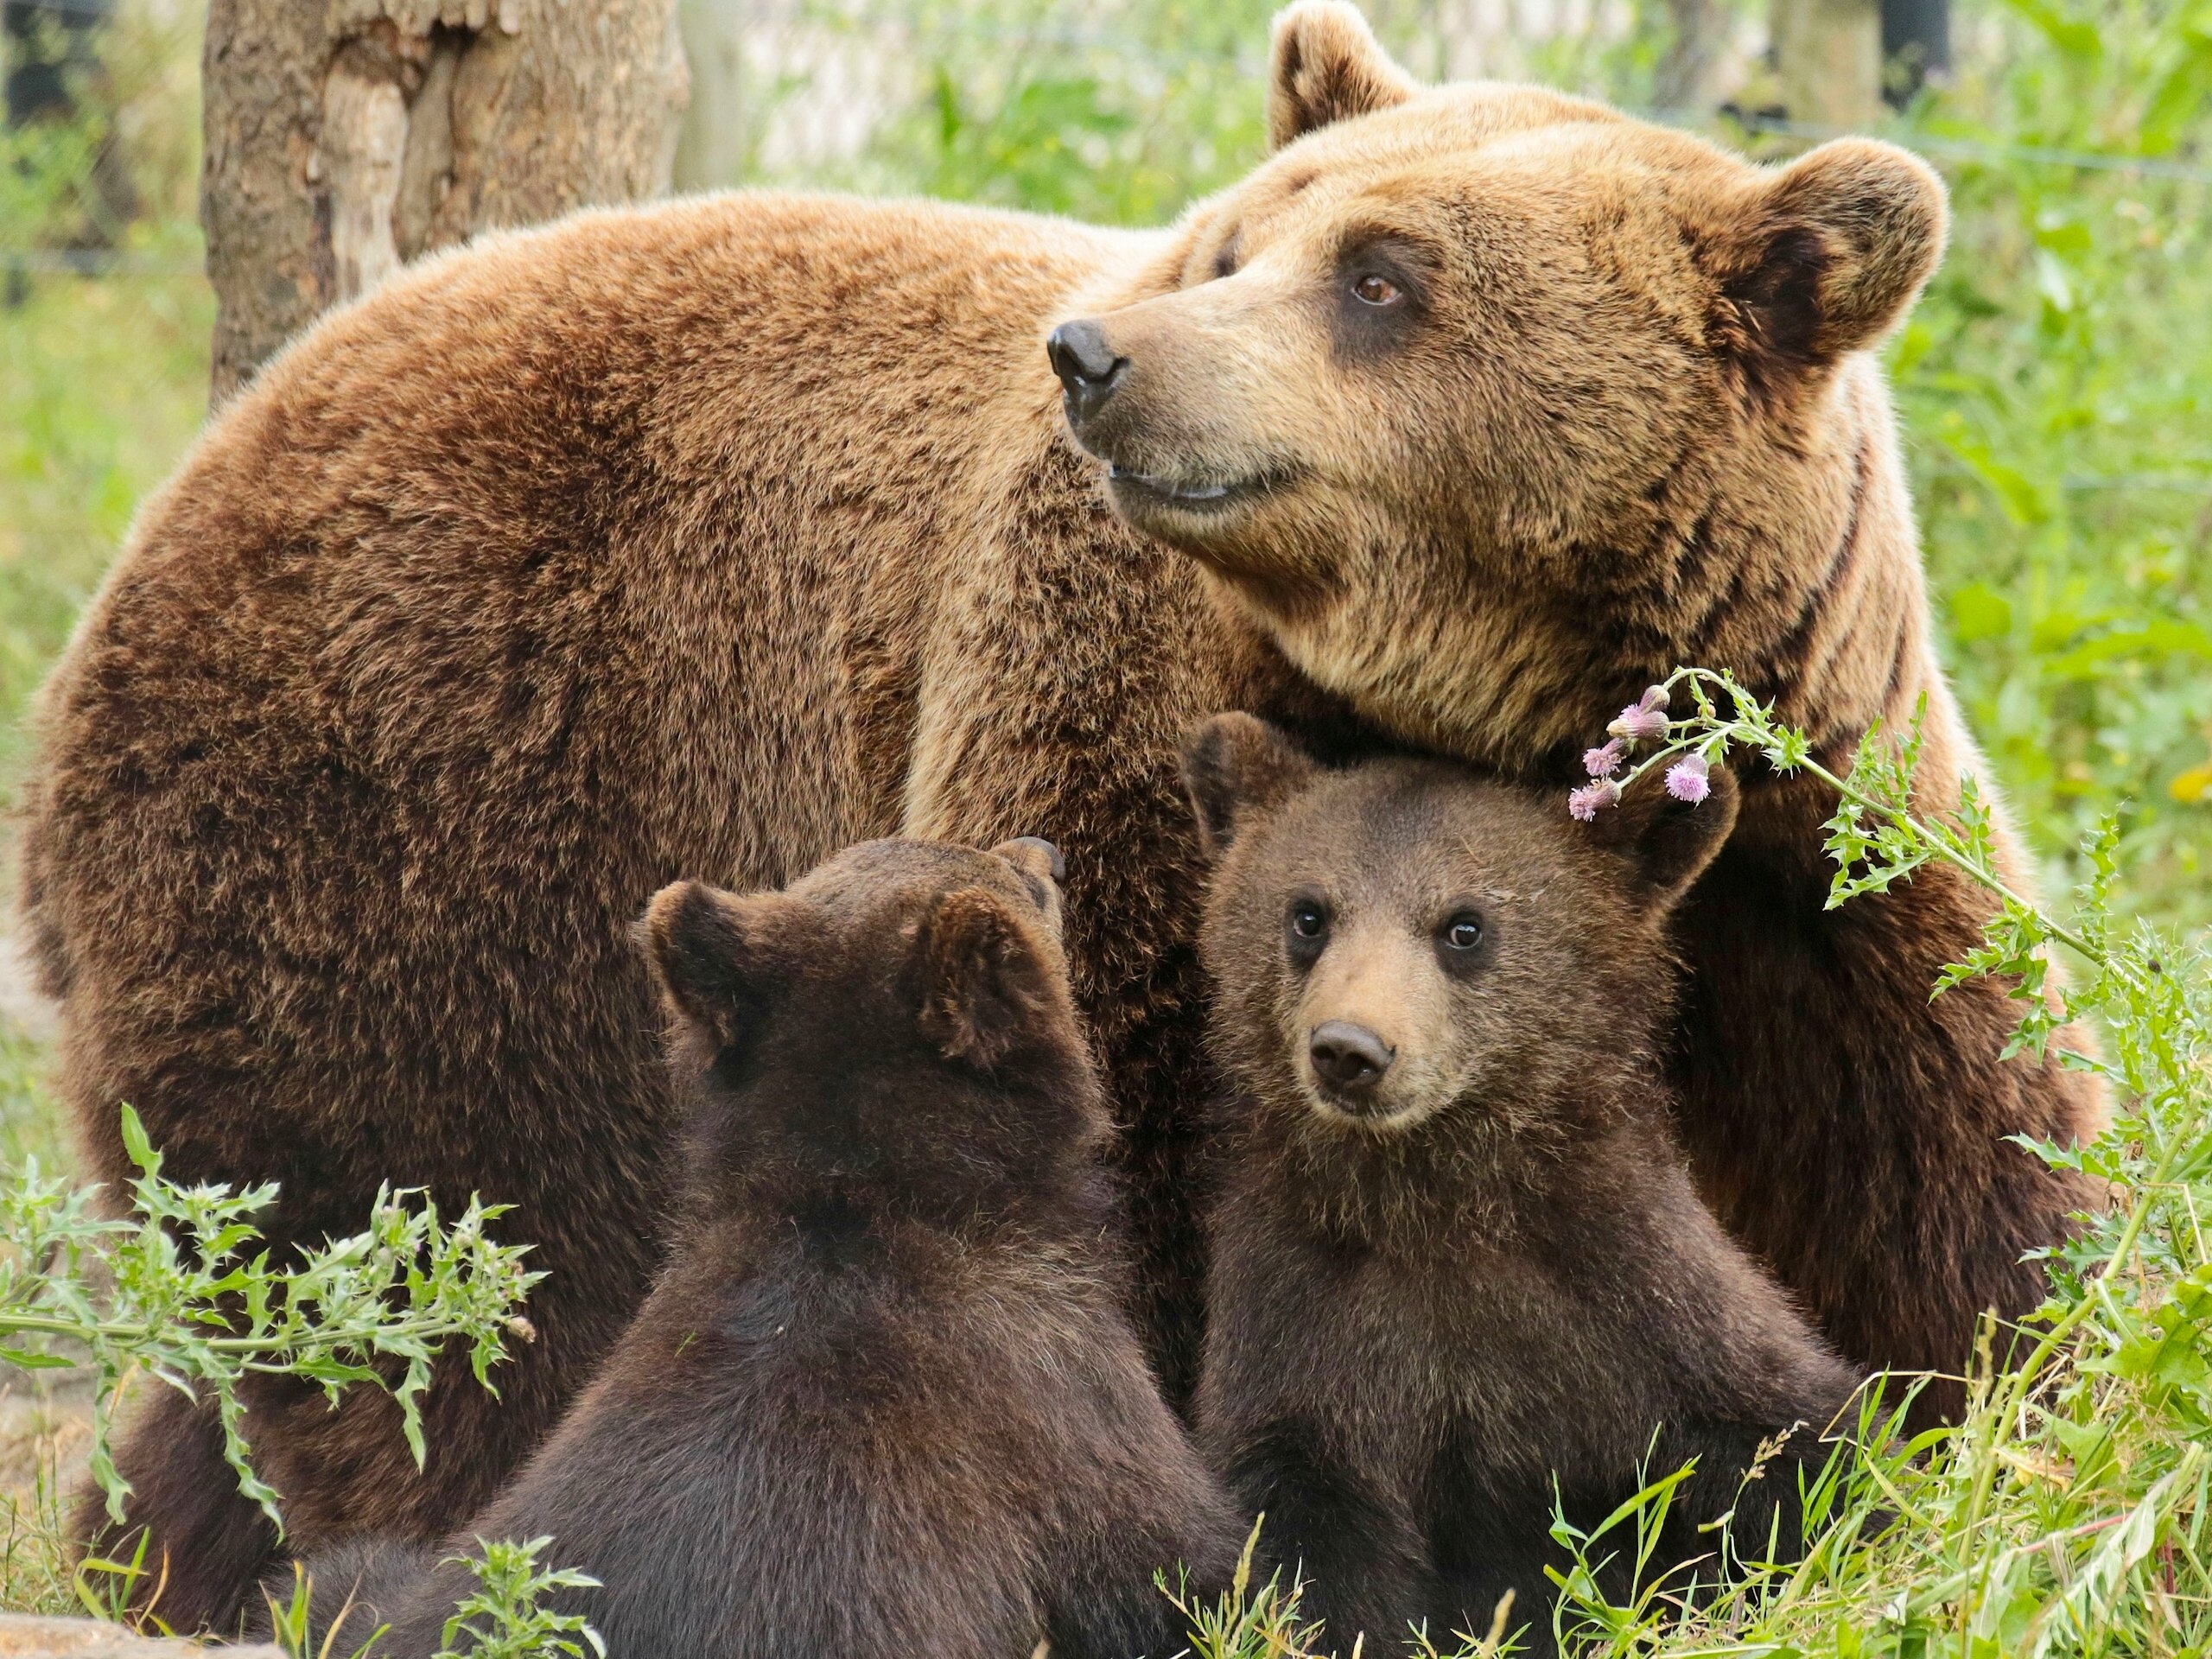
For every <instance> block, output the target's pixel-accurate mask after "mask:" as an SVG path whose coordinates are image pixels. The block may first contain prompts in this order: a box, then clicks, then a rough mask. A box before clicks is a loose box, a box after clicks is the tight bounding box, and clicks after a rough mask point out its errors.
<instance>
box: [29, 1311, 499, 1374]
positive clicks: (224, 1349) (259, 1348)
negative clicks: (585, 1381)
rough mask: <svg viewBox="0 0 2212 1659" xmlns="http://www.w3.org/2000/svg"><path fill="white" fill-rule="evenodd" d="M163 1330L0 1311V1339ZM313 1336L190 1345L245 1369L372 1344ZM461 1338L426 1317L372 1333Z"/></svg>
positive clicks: (88, 1337)
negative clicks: (307, 1351)
mask: <svg viewBox="0 0 2212 1659" xmlns="http://www.w3.org/2000/svg"><path fill="white" fill-rule="evenodd" d="M167 1329H168V1326H167V1325H152V1324H124V1323H121V1322H119V1321H115V1320H101V1321H99V1322H97V1323H94V1324H92V1325H86V1324H83V1323H81V1322H80V1321H78V1320H75V1319H62V1318H59V1317H56V1316H54V1315H49V1314H36V1313H5V1312H0V1335H4V1336H11V1337H12V1336H46V1337H70V1338H74V1339H76V1340H77V1341H79V1342H82V1343H85V1344H92V1343H96V1342H111V1343H117V1344H122V1345H124V1346H132V1345H144V1344H151V1343H152V1342H154V1341H155V1340H156V1338H158V1337H159V1335H160V1334H161V1333H162V1332H163V1331H165V1330H167ZM313 1334H314V1336H315V1340H314V1341H313V1343H312V1344H310V1343H309V1342H308V1340H306V1339H305V1337H304V1336H303V1337H299V1338H283V1337H277V1338H272V1337H201V1338H195V1339H194V1343H193V1346H194V1347H196V1348H204V1349H211V1350H213V1351H215V1352H217V1353H220V1354H237V1355H241V1356H244V1357H245V1358H246V1361H247V1363H248V1364H249V1365H252V1364H254V1363H255V1362H256V1361H257V1359H259V1358H261V1357H264V1356H271V1357H283V1356H285V1355H289V1354H296V1353H298V1352H299V1351H301V1350H302V1349H303V1348H306V1347H308V1346H315V1347H319V1348H329V1349H338V1348H354V1349H359V1350H360V1351H364V1352H365V1351H369V1349H370V1348H371V1345H372V1344H370V1343H369V1342H368V1341H366V1340H365V1339H363V1338H356V1337H349V1336H345V1335H339V1336H332V1335H329V1334H328V1333H323V1332H318V1333H313ZM466 1334H467V1332H460V1331H456V1330H455V1329H454V1325H453V1323H452V1321H451V1320H449V1319H438V1318H436V1317H435V1316H434V1315H429V1314H421V1315H416V1316H414V1317H411V1318H409V1319H400V1320H398V1321H397V1322H395V1323H391V1324H387V1325H378V1326H377V1327H376V1329H375V1332H374V1335H375V1336H377V1337H378V1338H393V1337H397V1338H403V1339H404V1338H411V1337H443V1336H457V1335H466Z"/></svg>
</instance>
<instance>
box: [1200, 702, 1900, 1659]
mask: <svg viewBox="0 0 2212 1659" xmlns="http://www.w3.org/2000/svg"><path fill="white" fill-rule="evenodd" d="M1185 778H1186V780H1187V782H1188V783H1189V785H1190V789H1191V793H1192V799H1193V802H1194V804H1195V805H1196V807H1197V810H1198V819H1199V826H1200V829H1201V833H1202V836H1203V839H1204V840H1205V843H1206V846H1207V849H1208V851H1209V853H1210V854H1211V855H1212V857H1213V858H1214V860H1215V864H1214V869H1213V874H1212V879H1211V888H1210V891H1209V894H1208V899H1207V907H1206V912H1205V925H1204V930H1203V932H1202V935H1201V950H1202V952H1203V954H1204V957H1205V963H1206V965H1207V968H1208V969H1209V971H1210V972H1211V976H1213V979H1214V981H1215V998H1216V1001H1215V1014H1214V1032H1213V1040H1214V1052H1215V1057H1216V1059H1217V1063H1218V1064H1219V1065H1220V1067H1221V1069H1222V1071H1223V1072H1224V1075H1225V1079H1226V1081H1227V1083H1228V1085H1229V1104H1228V1108H1227V1109H1228V1112H1229V1114H1230V1122H1229V1123H1228V1124H1227V1125H1226V1126H1225V1136H1226V1141H1227V1148H1226V1150H1225V1154H1224V1158H1223V1160H1222V1162H1223V1173H1222V1185H1221V1190H1220V1192H1219V1193H1218V1194H1217V1200H1216V1207H1215V1211H1214V1213H1213V1215H1212V1217H1211V1246H1212V1250H1213V1271H1212V1277H1211V1284H1210V1305H1211V1324H1210V1326H1209V1329H1208V1332H1207V1338H1206V1349H1205V1367H1204V1371H1203V1375H1202V1380H1201V1383H1200V1385H1199V1389H1198V1405H1197V1417H1198V1431H1199V1437H1200V1441H1201V1444H1202V1446H1203V1447H1204V1449H1205V1451H1206V1452H1207V1454H1208V1456H1209V1459H1210V1460H1211V1462H1212V1464H1213V1466H1214V1467H1215V1468H1216V1469H1217V1470H1218V1471H1222V1472H1224V1474H1225V1475H1226V1476H1227V1478H1228V1479H1229V1481H1230V1486H1231V1488H1232V1490H1233V1491H1234V1492H1235V1494H1236V1497H1238V1498H1239V1499H1241V1500H1242V1502H1243V1504H1244V1505H1245V1507H1246V1508H1247V1509H1248V1510H1258V1511H1264V1513H1265V1516H1266V1521H1265V1523H1264V1527H1263V1529H1262V1536H1261V1545H1262V1549H1263V1550H1264V1551H1265V1552H1266V1553H1267V1554H1268V1555H1269V1556H1270V1557H1271V1558H1273V1559H1274V1560H1277V1561H1278V1562H1280V1563H1281V1564H1283V1565H1285V1566H1290V1565H1294V1564H1295V1565H1298V1566H1300V1567H1302V1570H1303V1573H1304V1574H1305V1576H1306V1578H1307V1580H1309V1581H1310V1588H1309V1590H1308V1592H1307V1595H1306V1602H1305V1604H1304V1611H1305V1612H1306V1614H1307V1615H1308V1616H1310V1617H1313V1618H1317V1619H1319V1620H1321V1621H1324V1623H1325V1641H1326V1642H1327V1643H1328V1644H1329V1645H1330V1646H1332V1647H1333V1648H1334V1649H1336V1651H1338V1653H1339V1654H1345V1653H1350V1652H1351V1649H1352V1645H1353V1642H1354V1639H1355V1637H1357V1636H1358V1635H1359V1634H1360V1633H1362V1632H1364V1635H1365V1647H1366V1651H1367V1652H1369V1653H1370V1654H1381V1653H1394V1652H1397V1651H1400V1650H1401V1647H1402V1643H1403V1641H1404V1640H1405V1638H1406V1637H1407V1636H1408V1627H1409V1625H1411V1624H1417V1623H1423V1622H1425V1623H1426V1624H1427V1628H1428V1630H1429V1632H1430V1634H1431V1637H1432V1638H1433V1639H1434V1640H1436V1641H1438V1642H1439V1643H1443V1644H1444V1645H1446V1646H1448V1645H1449V1641H1448V1639H1447V1638H1448V1637H1449V1636H1450V1634H1451V1633H1452V1632H1453V1631H1471V1632H1473V1633H1475V1634H1478V1635H1479V1634H1481V1633H1482V1632H1484V1631H1485V1630H1488V1629H1489V1628H1490V1627H1491V1619H1492V1617H1493V1613H1494V1611H1495V1609H1496V1607H1497V1604H1498V1602H1499V1600H1500V1599H1501V1598H1502V1597H1503V1595H1504V1594H1505V1593H1506V1592H1508V1591H1510V1592H1512V1593H1513V1597H1514V1599H1513V1602H1512V1605H1511V1608H1510V1611H1509V1613H1508V1616H1507V1620H1506V1624H1507V1628H1508V1629H1512V1628H1515V1627H1519V1626H1523V1625H1525V1626H1527V1627H1529V1628H1528V1635H1527V1637H1526V1638H1525V1639H1526V1641H1527V1642H1528V1644H1529V1647H1531V1648H1533V1649H1535V1650H1536V1651H1539V1652H1542V1651H1546V1650H1548V1649H1549V1648H1550V1647H1551V1645H1552V1620H1551V1618H1550V1616H1549V1611H1548V1610H1549V1608H1550V1606H1551V1604H1552V1594H1553V1592H1552V1589H1551V1586H1550V1585H1549V1583H1548V1580H1546V1578H1545V1576H1544V1567H1545V1566H1546V1565H1547V1563H1552V1564H1555V1565H1564V1557H1563V1556H1562V1555H1561V1554H1560V1552H1558V1550H1557V1549H1556V1548H1555V1547H1554V1545H1553V1544H1552V1542H1551V1541H1550V1538H1549V1535H1548V1532H1549V1522H1550V1519H1551V1516H1552V1510H1553V1503H1554V1480H1556V1482H1557V1491H1558V1493H1559V1496H1560V1500H1561V1501H1562V1502H1563V1503H1564V1507H1565V1511H1566V1513H1567V1516H1568V1518H1569V1519H1570V1520H1571V1521H1573V1522H1576V1523H1577V1524H1578V1525H1580V1526H1583V1527H1585V1528H1589V1527H1592V1526H1594V1525H1595V1524H1597V1523H1598V1522H1601V1521H1602V1520H1603V1519H1604V1518H1605V1516H1607V1515H1609V1514H1610V1513H1611V1510H1613V1509H1614V1507H1615V1506H1616V1505H1617V1504H1618V1503H1620V1502H1621V1501H1622V1500H1624V1499H1625V1498H1627V1497H1630V1496H1632V1495H1633V1494H1634V1493H1635V1492H1636V1491H1637V1490H1638V1488H1639V1487H1641V1486H1642V1485H1643V1484H1645V1476H1644V1475H1643V1474H1642V1473H1640V1471H1647V1470H1648V1478H1649V1479H1657V1478H1660V1477H1661V1476H1662V1475H1664V1474H1667V1473H1669V1472H1671V1471H1674V1470H1675V1469H1677V1468H1679V1467H1680V1466H1681V1465H1683V1464H1684V1463H1686V1462H1688V1461H1689V1460H1690V1459H1695V1460H1696V1472H1695V1474H1694V1476H1693V1477H1692V1478H1690V1479H1688V1481H1687V1482H1686V1483H1685V1484H1684V1485H1683V1486H1682V1487H1681V1488H1679V1489H1678V1490H1677V1491H1676V1493H1675V1499H1674V1503H1673V1505H1672V1508H1671V1510H1670V1513H1669V1520H1668V1523H1667V1527H1666V1530H1665V1535H1664V1537H1663V1538H1662V1542H1661V1546H1660V1551H1659V1554H1658V1556H1657V1558H1656V1560H1654V1562H1653V1564H1652V1568H1651V1571H1652V1572H1654V1573H1657V1572H1663V1571H1665V1570H1667V1569H1668V1568H1669V1567H1688V1566H1689V1565H1690V1564H1692V1563H1696V1562H1700V1561H1706V1562H1709V1561H1710V1560H1711V1558H1713V1555H1714V1554H1715V1549H1716V1540H1715V1535H1714V1534H1713V1532H1711V1531H1704V1530H1700V1523H1705V1522H1713V1521H1715V1520H1717V1519H1718V1518H1719V1517H1720V1516H1723V1515H1725V1514H1726V1513H1727V1512H1729V1511H1730V1510H1732V1511H1733V1513H1734V1520H1733V1522H1732V1527H1731V1532H1732V1542H1733V1544H1734V1545H1735V1547H1736V1548H1737V1550H1738V1554H1739V1555H1745V1556H1758V1557H1764V1555H1765V1554H1767V1552H1768V1550H1769V1548H1770V1539H1771V1541H1772V1542H1773V1543H1774V1544H1775V1545H1778V1546H1779V1549H1780V1550H1782V1551H1788V1550H1789V1549H1791V1548H1795V1547H1796V1530H1797V1526H1798V1516H1797V1513H1796V1510H1797V1509H1798V1503H1797V1499H1798V1497H1799V1492H1800V1479H1801V1476H1803V1477H1805V1478H1811V1477H1812V1476H1814V1475H1816V1474H1817V1472H1818V1471H1819V1470H1820V1469H1821V1466H1822V1465H1823V1464H1825V1463H1826V1461H1827V1457H1828V1455H1829V1454H1830V1453H1831V1452H1833V1451H1834V1449H1835V1448H1834V1446H1833V1445H1832V1444H1829V1443H1827V1442H1825V1441H1824V1439H1823V1436H1824V1435H1826V1434H1827V1433H1829V1432H1830V1430H1831V1425H1838V1426H1839V1427H1840V1426H1841V1425H1842V1423H1843V1422H1844V1420H1846V1419H1847V1417H1848V1416H1851V1415H1853V1414H1855V1411H1856V1403H1855V1402H1854V1401H1853V1390H1854V1388H1855V1386H1856V1383H1857V1381H1858V1379H1857V1377H1856V1376H1854V1374H1853V1371H1852V1370H1850V1369H1849V1368H1847V1366H1846V1365H1845V1364H1844V1363H1842V1362H1841V1361H1840V1360H1839V1359H1838V1358H1837V1357H1835V1356H1834V1354H1833V1353H1832V1352H1831V1351H1829V1350H1828V1349H1827V1348H1826V1347H1825V1346H1824V1345H1823V1344H1822V1343H1821V1340H1820V1338H1818V1337H1816V1336H1815V1334H1814V1333H1813V1332H1812V1330H1811V1328H1810V1327H1809V1325H1808V1324H1807V1322H1806V1321H1805V1319H1803V1318H1802V1316H1801V1315H1800V1314H1799V1313H1798V1312H1797V1310H1796V1308H1794V1307H1793V1306H1791V1305H1790V1303H1789V1300H1788V1299H1787V1298H1786V1297H1785V1295H1784V1294H1783V1292H1782V1291H1781V1290H1780V1289H1779V1288H1778V1287H1777V1286H1776V1285H1775V1284H1774V1282H1773V1281H1771V1280H1770V1279H1769V1278H1768V1277H1767V1276H1766V1275H1765V1274H1764V1272H1762V1270H1761V1269H1760V1268H1758V1266H1756V1265H1755V1264H1754V1263H1753V1262H1751V1259H1750V1258H1749V1257H1747V1256H1746V1255H1745V1254H1744V1252H1743V1251H1742V1250H1740V1249H1738V1248H1737V1247H1736V1246H1735V1245H1734V1244H1733V1243H1732V1242H1731V1241H1730V1240H1729V1239H1728V1238H1727V1237H1726V1235H1724V1234H1723V1232H1722V1231H1721V1230H1720V1228H1719V1225H1718V1224H1716V1223H1715V1222H1714V1220H1713V1217H1712V1216H1711V1215H1710V1214H1709V1213H1708V1212H1707V1210H1706V1208H1705V1205H1703V1204H1702V1202H1701V1201H1700V1198H1699V1197H1698V1195H1697V1193H1696V1192H1694V1190H1693V1188H1692V1185H1691V1182H1690V1179H1689V1175H1688V1170H1687V1168H1686V1166H1685V1164H1684V1161H1683V1159H1682V1156H1681V1153H1680V1152H1679V1151H1678V1150H1677V1149H1676V1147H1675V1143H1674V1141H1673V1139H1672V1137H1671V1131H1670V1127H1669V1107H1670V1103H1669V1098H1668V1096H1667V1093H1666V1091H1665V1089H1664V1087H1663V1085H1662V1083H1661V1082H1660V1066H1659V1054H1658V1044H1659V1042H1660V1040H1661V1033H1663V1032H1664V1031H1665V1030H1666V1029H1667V1028H1668V1027H1667V1022H1668V1020H1669V1017H1670V1015H1671V1014H1672V996H1671V985H1672V981H1673V978H1674V965H1673V961H1672V958H1671V956H1670V954H1669V948H1668V944H1667V939H1666V923H1667V919H1668V914H1669V910H1670V909H1671V907H1672V906H1673V905H1674V903H1675V900H1676V899H1678V897H1679V896H1680V895H1681V893H1682V891H1683V889H1684V888H1685V887H1687V886H1688V884H1689V883H1690V881H1691V880H1694V878H1695V877H1696V875H1697V874H1699V872H1700V871H1701V870H1702V869H1703V868H1705V866H1706V864H1707V861H1709V860H1710V859H1711V858H1712V856H1713V854H1714V852H1715V851H1716V850H1718V849H1719V845H1720V843H1721V842H1723V841H1724V840H1725V839H1726V836H1727V833H1728V830H1729V829H1730V828H1731V826H1732V823H1733V821H1734V816H1735V804H1736V794H1735V789H1734V785H1733V781H1732V779H1728V778H1727V777H1726V775H1725V774H1722V773H1716V774H1715V775H1714V777H1713V795H1712V797H1711V798H1709V799H1707V800H1706V801H1705V802H1703V803H1702V804H1699V805H1696V806H1694V807H1693V806H1688V805H1685V804H1681V803H1678V802H1674V801H1670V800H1669V799H1668V798H1666V797H1665V796H1664V794H1663V792H1662V791H1660V790H1659V789H1657V788H1656V785H1657V782H1658V780H1657V779H1656V778H1655V779H1649V783H1650V784H1651V785H1654V787H1653V788H1651V789H1649V790H1642V789H1639V790H1637V791H1631V793H1630V798H1628V799H1627V800H1626V801H1624V802H1623V803H1622V804H1621V805H1620V806H1619V807H1618V808H1616V809H1615V810H1613V811H1611V812H1610V813H1608V814H1607V815H1606V817H1605V818H1604V819H1603V820H1601V821H1600V823H1599V824H1597V825H1592V826H1589V827H1588V828H1586V827H1585V826H1583V825H1580V824H1578V823H1573V821H1572V820H1570V819H1569V817H1567V811H1566V808H1565V801H1564V796H1563V794H1560V795H1554V794H1550V793H1543V792H1539V791H1531V790H1529V789H1525V788H1520V787H1515V786H1511V785H1504V784H1500V783H1495V782H1488V781H1483V780H1479V779H1475V778H1472V777H1471V776H1470V775H1468V774H1467V773H1466V772H1464V771H1461V770H1459V769H1457V768H1454V767H1451V766H1445V765H1442V764H1439V763H1435V762H1430V761H1422V760H1383V761H1377V762H1373V763H1370V764H1368V765H1365V766H1359V767H1357V768H1355V769H1352V770H1350V771H1344V772H1324V771H1322V770H1320V769H1319V768H1318V767H1317V766H1315V765H1314V764H1313V762H1312V761H1311V760H1309V759H1308V758H1307V757H1306V756H1305V755H1304V754H1302V753H1299V752H1298V751H1297V750H1295V749H1294V748H1293V747H1291V745H1290V744H1289V743H1288V741H1287V740H1286V739H1284V738H1283V737H1282V735H1281V734H1279V733H1277V732H1276V731H1274V729H1273V728H1269V727H1268V726H1265V725H1263V724H1262V722H1261V721H1257V720H1255V719H1253V718H1252V717H1251V716H1249V715H1222V716H1219V717H1217V719H1215V720H1213V721H1210V722H1209V723H1208V724H1207V725H1206V726H1205V727H1204V728H1201V729H1200V731H1199V732H1198V734H1196V735H1195V737H1194V738H1193V739H1192V741H1191V743H1190V744H1189V746H1188V747H1187V748H1186V750H1185ZM1762 1457H1764V1462H1763V1465H1762V1462H1761V1460H1762ZM1755 1465H1759V1466H1760V1473H1759V1474H1758V1478H1754V1479H1751V1480H1750V1481H1749V1482H1748V1484H1746V1482H1745V1476H1746V1473H1747V1472H1748V1471H1751V1469H1752V1468H1753V1467H1754V1466H1755ZM1608 1547H1610V1548H1611V1549H1612V1552H1613V1553H1614V1554H1615V1555H1616V1557H1617V1558H1623V1557H1626V1556H1628V1555H1630V1554H1632V1553H1633V1542H1632V1540H1623V1539H1620V1538H1618V1537H1616V1538H1615V1539H1614V1540H1612V1541H1611V1543H1610V1546H1605V1545H1601V1547H1600V1551H1599V1553H1600V1554H1602V1553H1603V1552H1604V1549H1605V1548H1608ZM1695 1570H1697V1571H1699V1572H1700V1573H1701V1574H1702V1576H1703V1577H1704V1579H1705V1581H1707V1582H1710V1581H1711V1579H1712V1577H1713V1567H1711V1566H1710V1565H1707V1566H1704V1567H1699V1568H1697V1569H1695Z"/></svg>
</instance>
